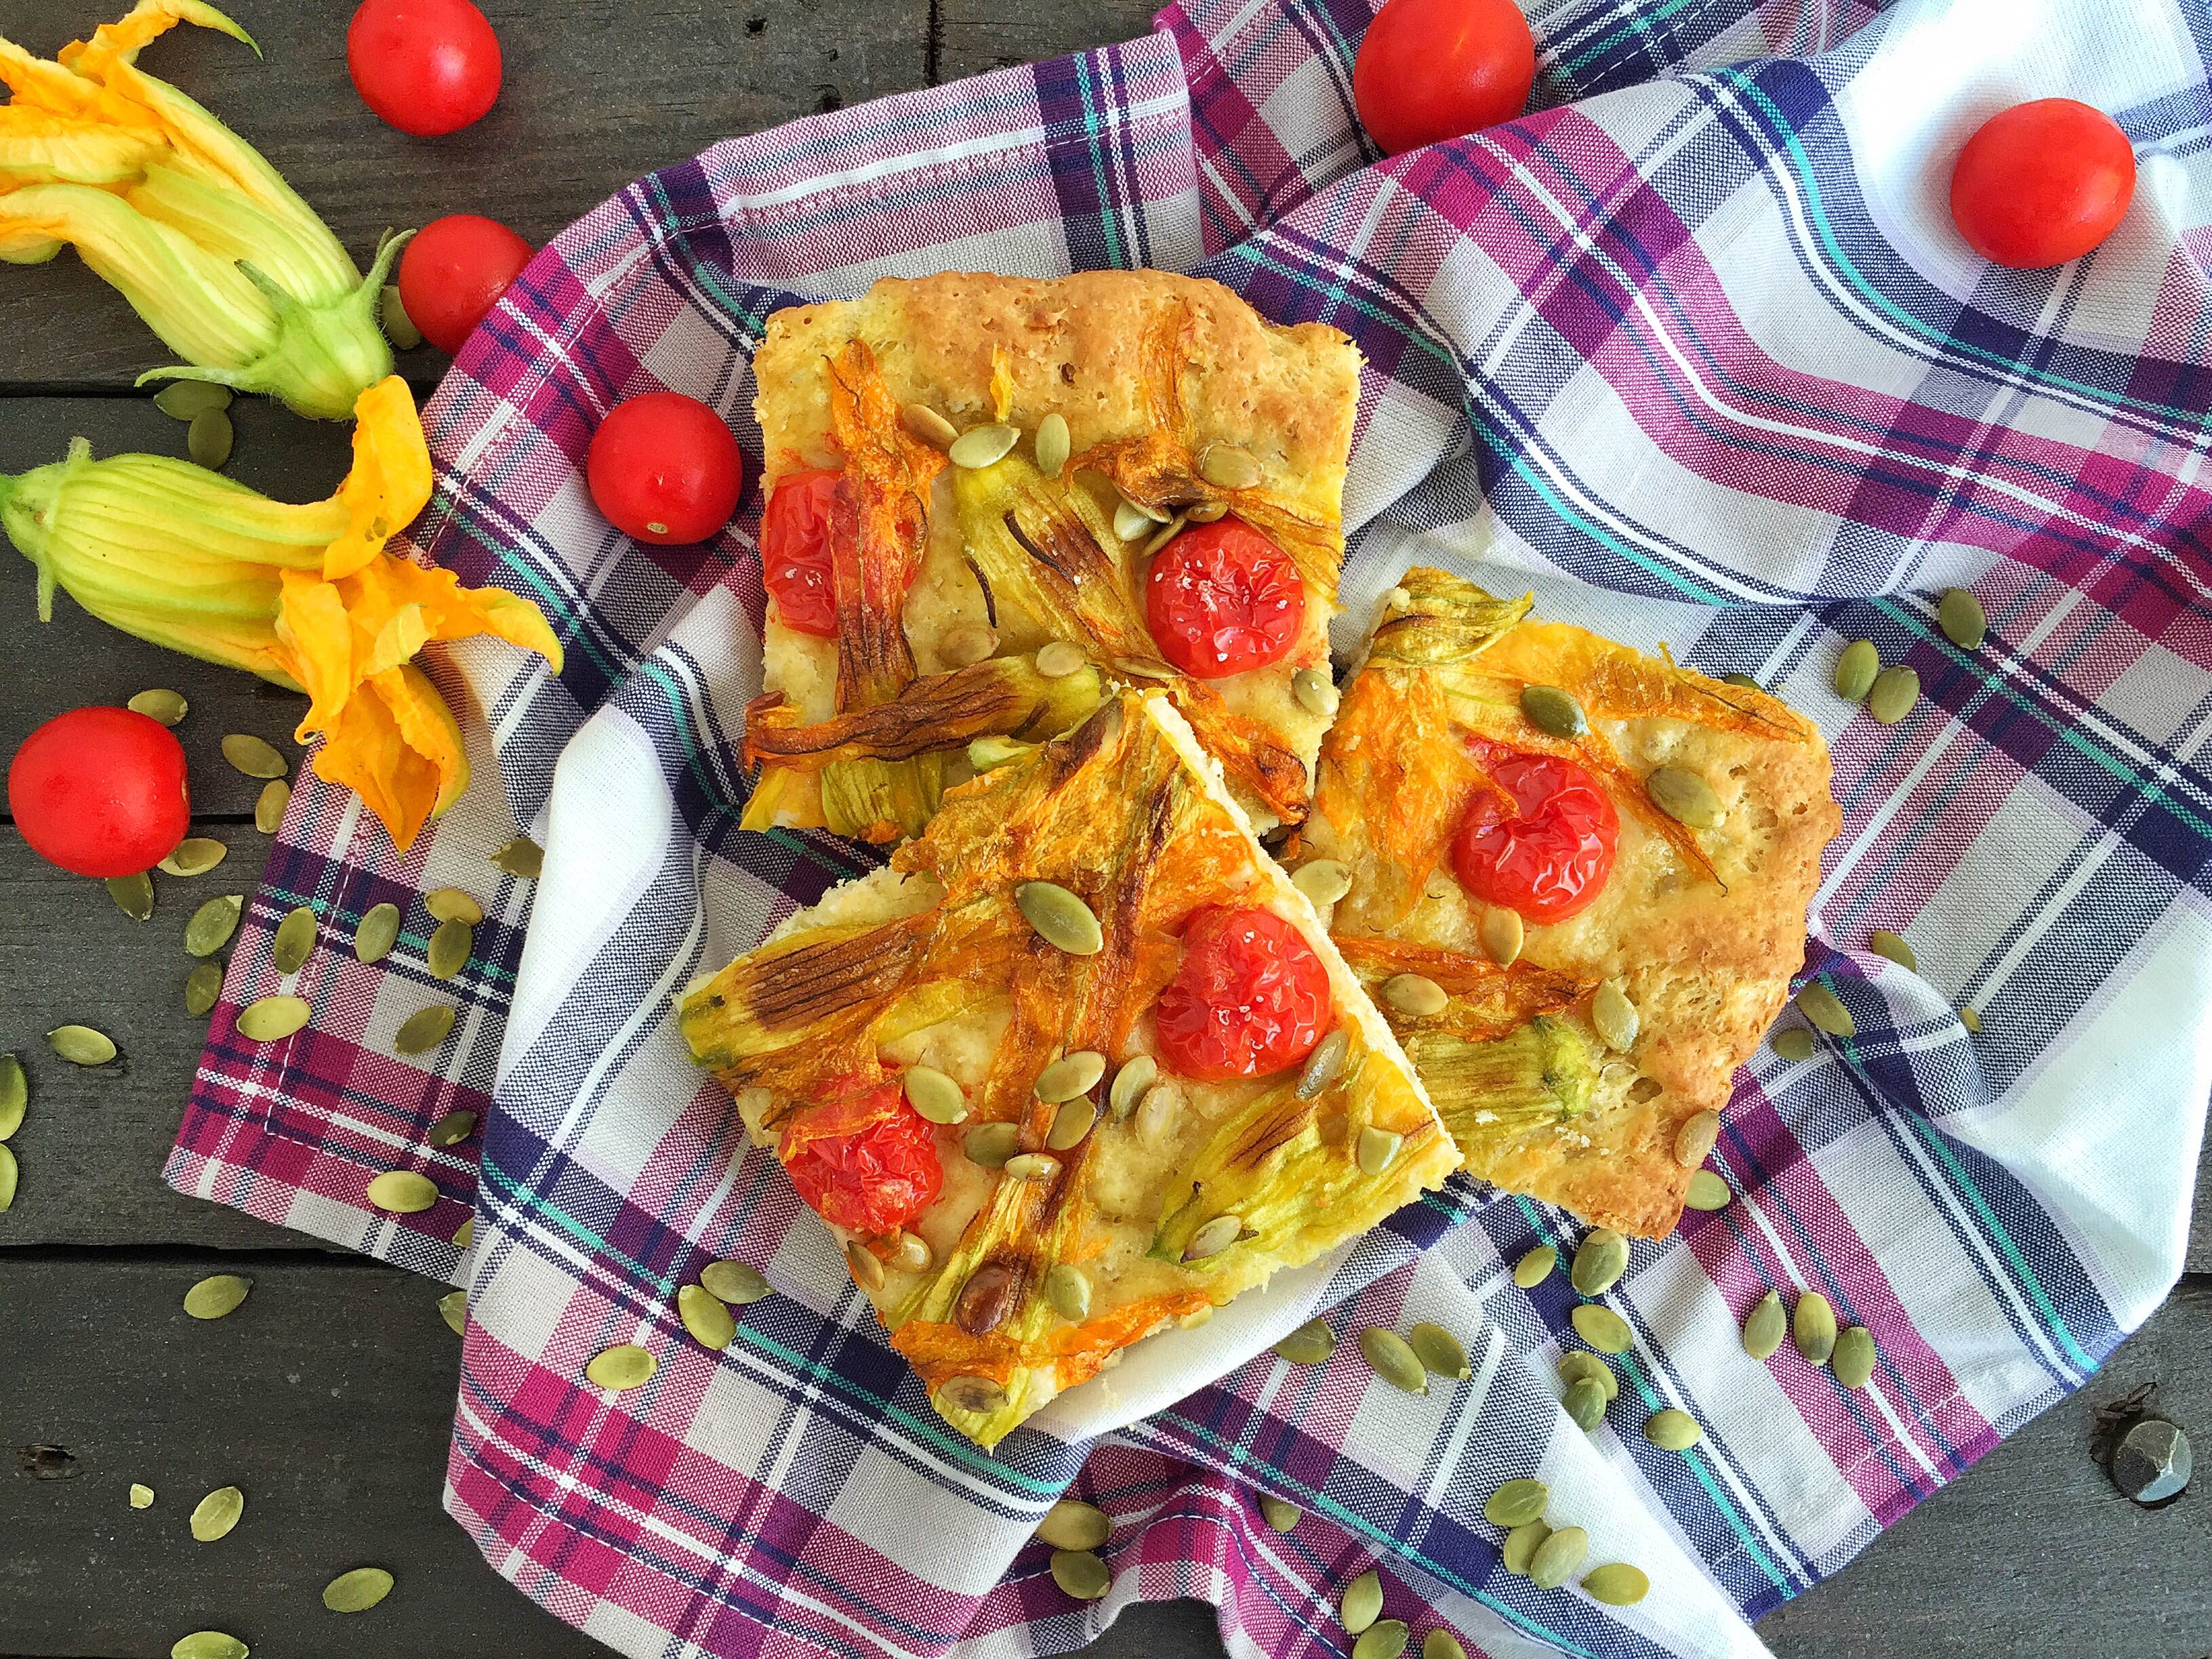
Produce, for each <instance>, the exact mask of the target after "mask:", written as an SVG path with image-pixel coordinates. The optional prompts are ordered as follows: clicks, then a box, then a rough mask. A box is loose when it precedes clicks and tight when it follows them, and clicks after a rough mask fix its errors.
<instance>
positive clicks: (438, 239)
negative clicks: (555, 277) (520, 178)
mask: <svg viewBox="0 0 2212 1659" xmlns="http://www.w3.org/2000/svg"><path fill="white" fill-rule="evenodd" d="M532 252H533V250H532V247H531V246H530V244H529V243H527V242H526V241H524V240H522V238H521V237H520V236H518V235H516V234H514V233H513V231H511V230H509V229H508V228H507V227H506V226H505V225H503V224H501V223H500V222H499V221H498V220H496V219H486V218H483V217H482V216H480V215H477V214H474V213H450V214H447V216H445V217H444V218H442V219H433V220H432V221H431V222H429V223H428V224H427V225H425V226H423V227H422V229H421V230H419V231H417V232H416V233H415V240H413V241H411V242H410V243H408V244H407V251H406V252H404V253H403V254H401V255H400V256H399V303H400V304H401V305H402V306H404V307H405V308H406V311H407V315H408V317H409V319H410V320H411V321H412V322H413V323H414V325H415V326H416V327H417V328H419V329H421V330H422V337H423V338H424V339H426V340H428V342H429V343H431V344H432V345H434V346H435V347H437V348H438V349H439V350H441V351H442V352H444V353H445V354H446V355H447V356H448V357H450V356H454V355H455V354H456V353H458V352H459V350H460V349H461V348H462V347H463V346H464V345H465V344H466V343H468V337H469V336H470V335H471V334H473V333H475V332H476V331H477V324H478V323H481V322H482V321H483V319H485V318H486V317H488V316H489V315H490V314H491V308H492V307H494V306H495V305H497V304H498V303H499V301H500V296H501V295H503V294H505V293H506V292H507V289H510V288H512V287H513V285H514V279H515V278H516V277H518V276H520V275H522V268H523V267H524V266H525V265H526V264H529V263H530V260H531V256H532Z"/></svg>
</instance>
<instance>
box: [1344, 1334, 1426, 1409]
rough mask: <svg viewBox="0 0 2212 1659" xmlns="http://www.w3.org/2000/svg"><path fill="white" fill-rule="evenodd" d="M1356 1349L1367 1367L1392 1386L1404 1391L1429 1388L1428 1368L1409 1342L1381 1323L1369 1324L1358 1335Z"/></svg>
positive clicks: (1415, 1392) (1416, 1392) (1417, 1392)
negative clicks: (1357, 1346)
mask: <svg viewBox="0 0 2212 1659" xmlns="http://www.w3.org/2000/svg"><path fill="white" fill-rule="evenodd" d="M1359 1352H1360V1357H1361V1358H1364V1359H1365V1360H1366V1361H1367V1367H1368V1369H1369V1370H1371V1371H1373V1372H1374V1373H1375V1375H1376V1376H1379V1377H1381V1378H1382V1379H1383V1381H1384V1382H1385V1383H1389V1385H1390V1386H1391V1387H1392V1388H1394V1389H1402V1390H1404V1391H1405V1392H1406V1393H1407V1394H1426V1393H1427V1392H1428V1391H1429V1368H1428V1367H1427V1366H1425V1365H1424V1364H1421V1358H1420V1356H1419V1354H1417V1353H1415V1352H1413V1346H1412V1344H1410V1343H1408V1342H1407V1340H1406V1339H1405V1338H1404V1337H1402V1336H1401V1335H1399V1334H1398V1333H1397V1332H1395V1331H1394V1330H1391V1329H1389V1328H1387V1327H1385V1326H1382V1325H1370V1326H1369V1327H1368V1328H1366V1329H1365V1330H1364V1331H1362V1332H1360V1334H1359Z"/></svg>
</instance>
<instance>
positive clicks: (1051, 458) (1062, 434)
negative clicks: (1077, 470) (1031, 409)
mask: <svg viewBox="0 0 2212 1659" xmlns="http://www.w3.org/2000/svg"><path fill="white" fill-rule="evenodd" d="M1069 447H1070V444H1069V439H1068V435H1067V416H1065V415H1062V414H1061V413H1060V411H1059V410H1054V411H1053V412H1052V413H1051V414H1049V415H1048V416H1045V417H1044V419H1042V420H1041V421H1039V422H1037V429H1036V464H1037V471H1040V472H1042V473H1043V474H1044V476H1045V477H1048V478H1057V477H1060V474H1061V473H1062V472H1063V471H1066V467H1067V453H1068V449H1069Z"/></svg>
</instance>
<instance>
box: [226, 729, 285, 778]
mask: <svg viewBox="0 0 2212 1659" xmlns="http://www.w3.org/2000/svg"><path fill="white" fill-rule="evenodd" d="M222 757H223V758H224V759H225V760H227V761H228V762H229V763H231V764H232V765H233V766H234V767H235V768H237V769H238V770H240V771H241V772H243V773H245V774H246V776H247V777H249V778H281V777H283V776H286V775H288V774H289V773H290V771H291V769H292V765H291V763H290V762H289V761H288V760H286V759H285V758H284V757H283V755H282V754H280V753H278V752H277V750H276V744H272V743H270V741H269V740H268V739H267V738H257V737H255V736H254V735H253V734H252V732H232V733H231V734H230V735H229V736H228V737H227V738H224V739H223V740H222Z"/></svg>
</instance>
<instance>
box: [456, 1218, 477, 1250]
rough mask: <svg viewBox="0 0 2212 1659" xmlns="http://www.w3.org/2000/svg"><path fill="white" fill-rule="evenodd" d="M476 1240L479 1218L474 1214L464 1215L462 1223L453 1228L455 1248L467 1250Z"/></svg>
mask: <svg viewBox="0 0 2212 1659" xmlns="http://www.w3.org/2000/svg"><path fill="white" fill-rule="evenodd" d="M476 1242H477V1218H475V1217H474V1216H472V1215H471V1216H464V1217H463V1218H461V1225H459V1226H458V1227H456V1228H454V1229H453V1248H454V1249H457V1250H465V1249H468V1248H469V1247H470V1246H471V1244H474V1243H476Z"/></svg>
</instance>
